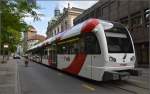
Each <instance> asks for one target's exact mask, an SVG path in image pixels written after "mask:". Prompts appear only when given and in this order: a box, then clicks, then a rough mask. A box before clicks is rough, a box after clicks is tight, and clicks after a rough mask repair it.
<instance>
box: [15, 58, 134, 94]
mask: <svg viewBox="0 0 150 94" xmlns="http://www.w3.org/2000/svg"><path fill="white" fill-rule="evenodd" d="M18 71H19V81H20V89H21V94H137V93H136V92H133V91H130V90H126V89H122V88H120V87H117V86H115V85H112V83H110V82H93V81H89V80H86V79H83V78H80V77H74V76H71V75H68V74H65V73H62V72H60V71H58V70H54V69H51V68H48V67H46V66H43V65H41V64H37V63H34V62H30V63H29V66H28V67H25V66H24V63H23V61H22V60H18Z"/></svg>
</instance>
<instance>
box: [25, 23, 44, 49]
mask: <svg viewBox="0 0 150 94" xmlns="http://www.w3.org/2000/svg"><path fill="white" fill-rule="evenodd" d="M45 39H46V38H45V36H43V35H39V34H37V31H36V29H35V28H34V27H33V26H29V28H28V30H27V32H24V44H23V45H24V52H26V51H27V49H29V48H30V47H32V46H34V45H36V44H37V43H39V42H42V41H44V40H45Z"/></svg>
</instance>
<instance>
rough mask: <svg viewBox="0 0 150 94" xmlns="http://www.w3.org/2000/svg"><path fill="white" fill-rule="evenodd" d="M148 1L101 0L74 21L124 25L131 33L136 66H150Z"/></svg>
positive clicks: (75, 22)
mask: <svg viewBox="0 0 150 94" xmlns="http://www.w3.org/2000/svg"><path fill="white" fill-rule="evenodd" d="M149 4H150V2H149V1H148V0H124V1H121V0H100V1H98V2H97V3H96V4H95V5H93V6H92V7H91V8H89V9H87V10H85V11H84V12H83V13H82V14H81V15H79V16H78V17H76V18H75V19H74V24H75V25H76V24H78V23H80V22H82V21H84V20H86V19H88V18H92V17H93V18H100V19H104V20H110V21H116V22H120V23H122V24H124V25H125V26H126V27H127V28H128V29H129V31H130V33H131V36H132V38H133V41H134V46H135V50H136V57H137V58H136V59H137V63H136V66H138V67H148V66H149V27H150V22H149V17H148V15H147V13H148V12H147V11H148V10H149Z"/></svg>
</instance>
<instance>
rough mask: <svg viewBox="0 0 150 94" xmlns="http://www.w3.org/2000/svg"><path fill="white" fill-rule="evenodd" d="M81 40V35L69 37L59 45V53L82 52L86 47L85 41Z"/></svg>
mask: <svg viewBox="0 0 150 94" xmlns="http://www.w3.org/2000/svg"><path fill="white" fill-rule="evenodd" d="M72 40H74V41H72ZM81 42H82V41H81V39H80V38H79V37H74V38H71V39H67V40H66V41H65V43H63V44H61V45H58V53H59V54H76V53H79V52H82V51H83V48H84V47H83V43H81ZM81 44H82V45H81Z"/></svg>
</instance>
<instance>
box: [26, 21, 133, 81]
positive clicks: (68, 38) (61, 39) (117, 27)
mask: <svg viewBox="0 0 150 94" xmlns="http://www.w3.org/2000/svg"><path fill="white" fill-rule="evenodd" d="M28 54H29V55H30V59H32V60H34V61H36V62H39V63H42V64H45V65H48V66H51V67H54V68H57V69H59V70H62V71H65V72H68V73H71V74H73V75H78V76H82V77H85V78H88V79H92V80H96V81H106V80H117V79H120V78H122V77H125V76H129V75H132V74H134V65H135V60H136V57H135V50H134V45H133V41H132V38H131V35H130V33H129V31H128V30H127V29H126V28H125V27H124V26H123V25H122V24H120V23H116V22H111V21H105V20H100V19H95V18H91V19H88V20H86V21H84V22H82V23H80V24H78V25H76V26H73V27H72V28H71V29H69V30H67V31H64V32H61V33H59V34H57V35H56V36H54V37H51V38H49V39H47V40H45V41H44V42H42V43H40V44H37V45H35V46H34V47H32V48H30V49H28Z"/></svg>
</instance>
